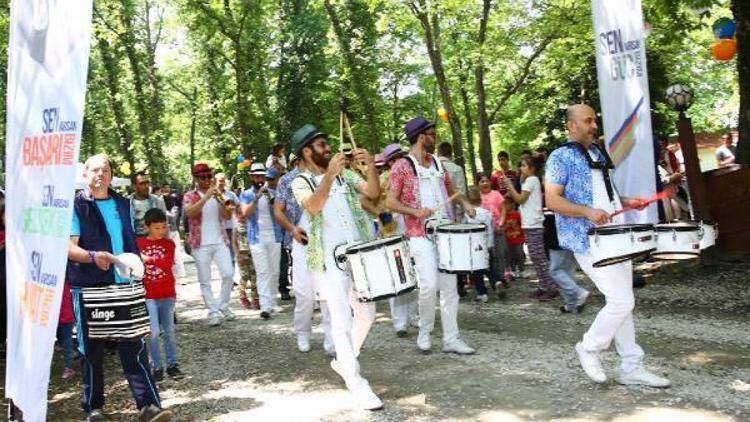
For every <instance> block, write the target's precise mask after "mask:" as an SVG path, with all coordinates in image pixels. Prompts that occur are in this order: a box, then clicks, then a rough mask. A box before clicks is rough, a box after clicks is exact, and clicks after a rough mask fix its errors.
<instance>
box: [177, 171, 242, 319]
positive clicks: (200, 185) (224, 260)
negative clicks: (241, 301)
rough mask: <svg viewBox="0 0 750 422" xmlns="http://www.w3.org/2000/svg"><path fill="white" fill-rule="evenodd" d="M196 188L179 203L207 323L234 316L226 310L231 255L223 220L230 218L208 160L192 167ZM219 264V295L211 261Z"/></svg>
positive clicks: (231, 267)
mask: <svg viewBox="0 0 750 422" xmlns="http://www.w3.org/2000/svg"><path fill="white" fill-rule="evenodd" d="M193 177H194V178H195V185H196V189H195V190H192V191H190V192H187V193H185V196H184V197H183V200H182V203H183V206H184V209H185V215H186V216H187V218H188V224H189V225H190V238H189V242H190V249H191V253H192V255H193V258H194V259H195V266H196V269H197V270H198V282H199V283H200V285H201V294H202V295H203V303H205V305H206V307H207V308H208V324H209V325H219V324H221V321H222V319H226V320H233V319H234V318H235V316H234V313H232V311H231V310H229V298H230V296H231V294H232V276H233V275H234V267H233V266H232V256H231V254H230V253H229V238H228V237H227V232H226V231H225V230H224V221H225V220H227V219H229V218H231V216H232V212H231V210H230V208H229V207H227V206H226V204H225V203H224V202H223V200H220V199H219V198H218V193H219V191H218V190H217V188H216V187H215V185H214V181H213V171H212V170H211V168H210V167H208V165H207V164H204V163H198V164H196V165H195V167H194V168H193ZM212 262H214V263H216V265H217V266H218V267H219V274H220V275H221V293H220V294H219V299H218V300H217V299H216V298H215V297H214V294H213V291H212V290H211V263H212Z"/></svg>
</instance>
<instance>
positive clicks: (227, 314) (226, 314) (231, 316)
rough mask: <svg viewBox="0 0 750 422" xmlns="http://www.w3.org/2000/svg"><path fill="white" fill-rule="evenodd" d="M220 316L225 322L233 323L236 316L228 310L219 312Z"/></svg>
mask: <svg viewBox="0 0 750 422" xmlns="http://www.w3.org/2000/svg"><path fill="white" fill-rule="evenodd" d="M221 315H222V316H223V317H224V319H225V320H227V321H234V320H235V319H237V315H235V314H234V312H232V311H231V310H230V309H229V308H227V309H224V310H223V311H221Z"/></svg>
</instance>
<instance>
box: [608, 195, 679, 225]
mask: <svg viewBox="0 0 750 422" xmlns="http://www.w3.org/2000/svg"><path fill="white" fill-rule="evenodd" d="M667 196H669V192H668V191H666V190H663V191H661V192H659V193H657V194H656V195H654V196H652V197H651V198H649V199H647V200H646V202H644V203H643V206H646V205H649V204H651V203H654V202H656V201H660V200H662V199H664V198H666V197H667ZM634 209H636V207H633V206H628V207H623V208H622V209H621V210H617V211H615V212H613V213H612V214H610V215H609V217H610V218H612V217H614V216H616V215H620V214H622V213H624V212H625V211H632V210H634Z"/></svg>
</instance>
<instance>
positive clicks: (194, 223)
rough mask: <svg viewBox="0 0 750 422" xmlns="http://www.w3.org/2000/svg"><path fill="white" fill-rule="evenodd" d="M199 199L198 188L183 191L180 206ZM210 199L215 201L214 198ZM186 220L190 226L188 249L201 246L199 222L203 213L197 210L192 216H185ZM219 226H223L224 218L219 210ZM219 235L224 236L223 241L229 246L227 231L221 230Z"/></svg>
mask: <svg viewBox="0 0 750 422" xmlns="http://www.w3.org/2000/svg"><path fill="white" fill-rule="evenodd" d="M200 200H201V193H200V192H198V190H191V191H190V192H187V193H185V195H184V196H183V197H182V206H183V207H184V208H185V209H187V208H189V207H190V206H191V205H193V204H194V203H196V202H198V201H200ZM210 200H211V201H215V199H210ZM187 220H188V227H189V228H190V237H189V239H188V242H190V249H198V248H200V247H201V231H202V230H201V224H202V223H203V213H202V212H199V213H198V214H195V215H194V216H192V217H187ZM219 227H224V219H223V218H222V217H221V212H219ZM221 235H222V237H223V238H224V243H225V244H226V245H227V246H229V237H228V236H227V231H226V230H222V231H221Z"/></svg>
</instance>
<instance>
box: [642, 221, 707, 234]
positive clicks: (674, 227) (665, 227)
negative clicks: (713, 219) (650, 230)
mask: <svg viewBox="0 0 750 422" xmlns="http://www.w3.org/2000/svg"><path fill="white" fill-rule="evenodd" d="M654 229H655V230H656V231H657V232H671V231H676V232H696V231H699V230H700V229H701V225H700V224H699V223H693V222H688V221H680V222H678V223H665V224H655V225H654Z"/></svg>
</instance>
